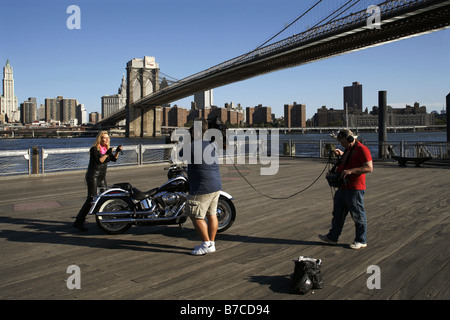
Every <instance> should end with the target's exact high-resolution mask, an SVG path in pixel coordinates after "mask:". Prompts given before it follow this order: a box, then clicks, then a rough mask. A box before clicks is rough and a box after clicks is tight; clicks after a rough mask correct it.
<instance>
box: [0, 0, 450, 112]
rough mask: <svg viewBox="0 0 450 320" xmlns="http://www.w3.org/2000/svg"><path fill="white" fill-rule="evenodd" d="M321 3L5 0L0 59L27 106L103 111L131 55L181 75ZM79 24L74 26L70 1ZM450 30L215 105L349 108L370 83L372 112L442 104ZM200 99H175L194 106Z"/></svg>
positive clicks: (253, 83)
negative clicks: (346, 96)
mask: <svg viewBox="0 0 450 320" xmlns="http://www.w3.org/2000/svg"><path fill="white" fill-rule="evenodd" d="M314 2H315V1H310V0H307V1H301V2H299V1H294V0H281V1H277V2H274V1H268V0H262V1H260V2H258V6H255V5H254V3H252V2H251V1H237V0H230V1H226V2H224V1H204V0H192V1H181V0H173V1H170V2H168V1H160V0H155V1H148V2H147V1H146V2H143V1H137V0H131V1H127V2H125V1H117V0H113V1H108V2H106V1H85V0H82V1H76V2H73V1H65V0H62V1H54V0H49V1H24V0H22V1H10V0H6V1H2V10H1V11H0V29H1V30H3V31H4V32H3V34H2V36H1V43H2V45H1V46H0V65H1V66H2V67H3V66H4V65H5V64H6V61H7V59H9V61H10V64H11V66H12V67H13V68H14V81H15V94H16V95H17V98H18V104H19V105H20V103H22V102H23V101H25V100H27V99H28V98H29V97H36V99H37V102H38V104H43V103H44V100H45V98H48V97H55V96H59V95H60V96H64V97H67V98H75V99H77V100H78V101H79V102H80V103H82V104H84V105H85V107H86V110H87V112H88V113H91V112H101V97H102V96H104V95H111V94H115V93H116V92H117V89H118V86H119V85H120V80H121V78H122V75H123V74H124V73H125V66H126V63H127V61H129V60H131V59H133V58H143V57H144V56H154V57H155V58H156V62H157V63H158V64H159V67H160V70H161V72H162V73H164V74H166V75H169V76H171V77H174V78H176V79H182V78H185V77H187V76H190V75H192V74H194V73H197V72H200V71H202V70H205V69H207V68H209V67H212V66H214V65H217V64H219V63H221V62H224V61H226V60H229V59H231V58H234V57H236V56H238V55H241V54H244V53H246V52H248V51H251V50H253V49H255V48H256V47H257V46H258V45H260V44H261V43H263V42H264V41H265V40H267V39H268V38H269V37H270V36H272V35H274V34H275V33H276V32H278V31H279V30H280V29H281V28H283V26H284V25H285V24H287V23H289V22H291V21H292V20H293V18H295V16H298V15H300V14H301V13H302V12H304V11H305V10H306V9H308V8H309V7H310V6H311V5H312V4H313V3H314ZM72 4H74V5H77V6H78V7H79V8H80V10H81V12H80V17H81V23H80V27H81V28H80V29H69V28H67V25H66V22H67V19H68V18H69V17H70V14H68V13H67V12H66V10H67V8H68V7H69V6H70V5H72ZM449 51H450V30H449V29H447V30H444V31H438V32H435V33H431V34H426V35H421V36H418V37H413V38H410V39H406V40H401V41H397V42H394V43H389V44H385V45H382V46H379V47H374V48H368V49H365V50H361V51H358V52H353V53H348V54H345V55H342V56H338V57H333V58H329V59H326V60H322V61H318V62H314V63H310V64H307V65H303V66H298V67H294V68H290V69H285V70H281V71H276V72H273V73H269V74H266V75H262V76H259V77H255V78H252V79H249V80H245V81H241V82H237V83H234V84H230V85H227V86H223V87H218V88H214V105H217V106H219V107H223V105H224V104H225V103H230V102H234V103H235V104H238V103H240V104H241V106H242V107H243V108H246V107H254V106H256V105H259V104H262V105H263V106H268V107H271V108H272V113H275V116H276V117H280V116H282V115H283V108H284V105H285V104H292V103H293V102H294V101H295V102H297V103H298V104H305V105H306V113H307V118H311V117H312V116H313V115H314V113H316V112H317V109H319V108H321V107H322V106H324V105H325V106H326V107H327V108H335V109H343V88H344V87H346V86H350V85H352V83H353V82H359V83H361V84H362V85H363V109H365V108H368V109H369V110H371V108H372V107H373V106H375V105H377V104H378V91H380V90H383V91H387V102H388V105H391V106H392V107H395V108H400V107H405V106H406V105H407V104H408V105H413V104H414V102H419V103H420V105H425V106H426V107H427V112H431V111H433V110H436V111H438V112H439V111H440V110H442V108H443V107H444V106H445V97H446V96H447V94H448V93H450V74H449V70H450V61H449V60H450V59H448V52H449ZM193 100H194V97H193V96H190V97H187V98H185V99H182V100H178V101H171V102H170V103H171V105H172V106H173V105H175V104H177V105H178V106H180V107H183V108H187V109H189V108H190V102H191V101H193Z"/></svg>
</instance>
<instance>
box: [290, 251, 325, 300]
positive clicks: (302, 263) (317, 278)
mask: <svg viewBox="0 0 450 320" xmlns="http://www.w3.org/2000/svg"><path fill="white" fill-rule="evenodd" d="M293 261H294V263H295V268H294V274H293V275H292V280H291V293H300V294H305V293H307V292H308V291H309V290H311V289H322V286H323V280H322V272H321V271H320V269H321V267H322V260H320V259H314V258H308V257H303V256H300V257H298V260H293Z"/></svg>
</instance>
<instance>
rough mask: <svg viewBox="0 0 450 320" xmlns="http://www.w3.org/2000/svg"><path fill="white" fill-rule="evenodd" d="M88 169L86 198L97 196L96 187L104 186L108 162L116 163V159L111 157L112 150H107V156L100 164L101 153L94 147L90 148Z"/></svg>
mask: <svg viewBox="0 0 450 320" xmlns="http://www.w3.org/2000/svg"><path fill="white" fill-rule="evenodd" d="M89 153H90V158H89V167H88V170H87V172H86V182H87V185H88V196H95V195H97V187H103V186H106V168H107V165H108V162H110V161H113V162H116V161H117V159H116V158H115V157H114V156H113V155H112V149H111V148H109V149H108V151H107V152H106V154H107V155H108V156H107V157H106V159H105V161H103V163H102V162H100V157H101V156H102V153H101V152H100V150H98V149H97V147H96V146H93V147H91V150H89Z"/></svg>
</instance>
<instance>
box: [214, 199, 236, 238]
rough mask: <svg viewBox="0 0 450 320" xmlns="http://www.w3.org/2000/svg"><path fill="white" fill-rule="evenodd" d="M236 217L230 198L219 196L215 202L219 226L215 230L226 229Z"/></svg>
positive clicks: (222, 230) (221, 230)
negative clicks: (216, 202)
mask: <svg viewBox="0 0 450 320" xmlns="http://www.w3.org/2000/svg"><path fill="white" fill-rule="evenodd" d="M235 219H236V208H235V207H234V204H233V202H231V200H229V199H227V198H225V197H220V198H219V202H218V204H217V220H218V221H219V227H218V228H217V232H224V231H225V230H228V229H229V228H230V227H231V226H232V225H233V222H234V220H235Z"/></svg>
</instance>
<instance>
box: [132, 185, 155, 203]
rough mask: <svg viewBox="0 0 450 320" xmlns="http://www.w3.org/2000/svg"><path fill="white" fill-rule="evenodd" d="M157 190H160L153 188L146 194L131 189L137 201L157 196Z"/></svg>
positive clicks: (136, 189)
mask: <svg viewBox="0 0 450 320" xmlns="http://www.w3.org/2000/svg"><path fill="white" fill-rule="evenodd" d="M157 190H158V188H153V189H151V190H149V191H147V192H144V191H141V190H139V189H138V188H134V187H133V188H132V189H131V192H132V195H133V198H135V199H136V200H143V199H145V198H148V197H151V196H153V195H155V194H156V191H157Z"/></svg>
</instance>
